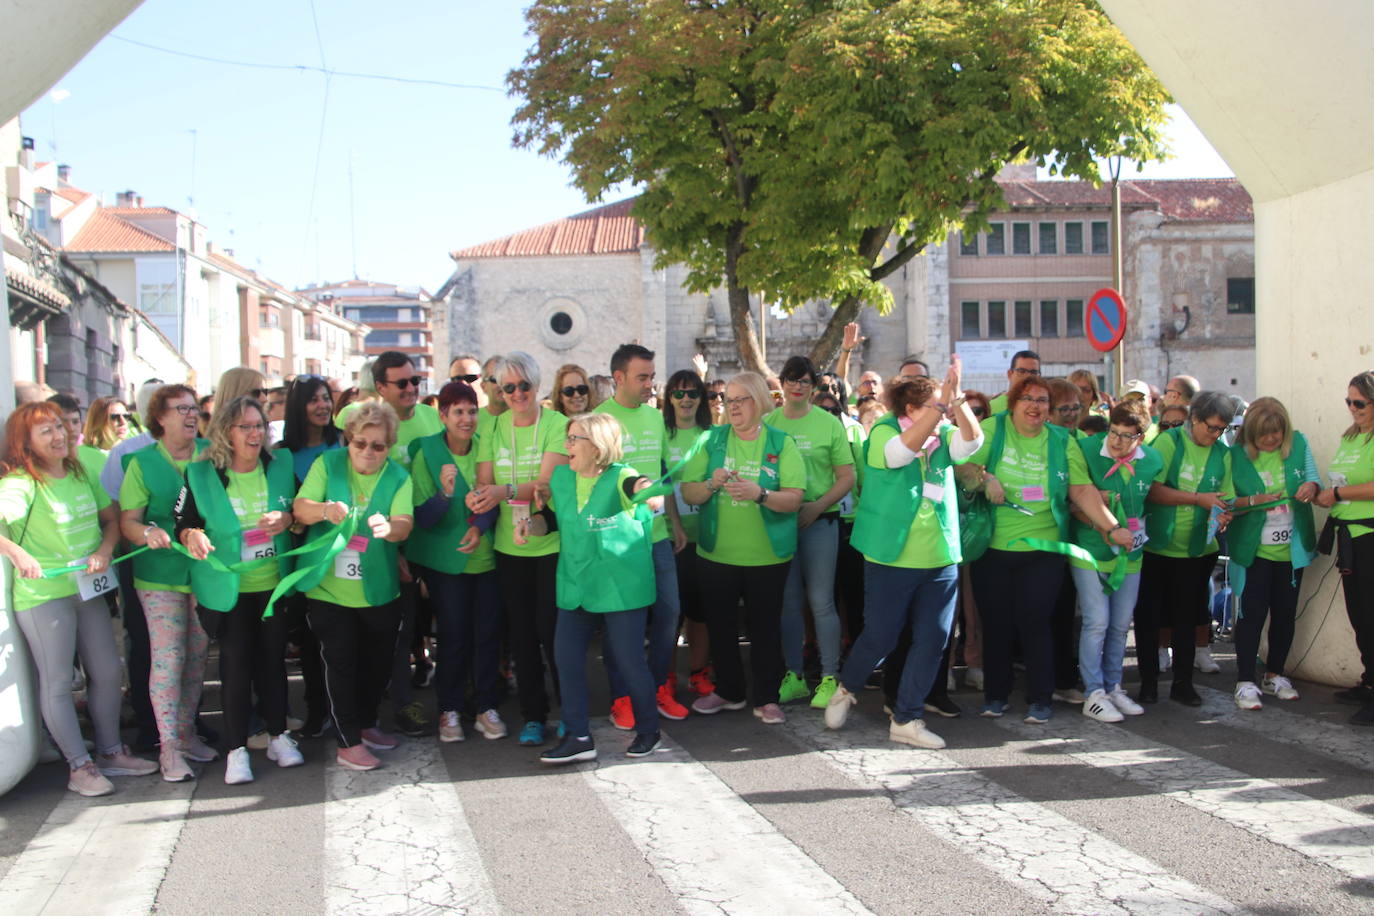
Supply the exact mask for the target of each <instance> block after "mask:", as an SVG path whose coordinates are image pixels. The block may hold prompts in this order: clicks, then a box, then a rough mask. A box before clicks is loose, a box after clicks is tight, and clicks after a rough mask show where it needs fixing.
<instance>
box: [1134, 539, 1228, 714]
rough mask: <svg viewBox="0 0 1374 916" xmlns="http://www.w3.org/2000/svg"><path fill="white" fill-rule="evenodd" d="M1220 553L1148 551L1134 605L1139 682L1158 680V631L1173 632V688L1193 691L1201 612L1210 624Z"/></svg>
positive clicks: (1149, 684) (1147, 684)
mask: <svg viewBox="0 0 1374 916" xmlns="http://www.w3.org/2000/svg"><path fill="white" fill-rule="evenodd" d="M1217 556H1218V555H1217V554H1216V553H1209V554H1205V555H1204V556H1200V557H1166V556H1163V555H1161V554H1157V553H1150V552H1149V551H1146V552H1145V559H1144V562H1143V564H1142V565H1141V568H1140V596H1139V597H1138V598H1137V599H1136V603H1135V663H1136V667H1137V668H1139V669H1140V682H1141V684H1144V685H1146V686H1149V687H1153V686H1155V684H1156V682H1157V681H1158V680H1159V628H1160V627H1167V628H1170V629H1172V630H1173V643H1174V683H1173V687H1174V689H1178V688H1181V687H1185V686H1187V687H1191V686H1192V683H1193V657H1194V655H1195V648H1196V646H1195V643H1196V639H1195V636H1196V632H1197V630H1196V627H1197V626H1198V623H1197V621H1198V620H1199V619H1202V618H1201V617H1200V616H1199V610H1201V611H1202V612H1204V613H1205V614H1206V619H1207V620H1211V619H1212V617H1211V610H1210V605H1209V603H1208V587H1207V586H1208V583H1209V582H1210V581H1211V579H1212V570H1213V569H1215V568H1216V565H1217Z"/></svg>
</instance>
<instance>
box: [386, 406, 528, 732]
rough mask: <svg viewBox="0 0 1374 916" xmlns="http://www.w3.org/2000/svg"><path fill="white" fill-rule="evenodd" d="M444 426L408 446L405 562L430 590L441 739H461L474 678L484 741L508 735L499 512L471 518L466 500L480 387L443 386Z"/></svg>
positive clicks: (473, 470) (472, 475)
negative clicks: (411, 519) (410, 518)
mask: <svg viewBox="0 0 1374 916" xmlns="http://www.w3.org/2000/svg"><path fill="white" fill-rule="evenodd" d="M438 407H439V418H440V419H441V420H443V423H444V431H443V432H441V433H437V434H435V435H433V436H424V437H422V438H419V439H415V440H414V441H412V442H411V443H410V454H411V461H410V476H411V480H412V481H413V482H414V485H415V530H414V531H412V532H411V534H410V540H409V541H407V542H406V559H407V560H409V561H410V563H411V565H412V566H413V567H419V568H420V577H421V578H422V579H423V580H424V582H425V584H426V585H427V586H428V587H429V597H430V600H431V601H432V602H433V604H434V619H435V624H436V626H437V627H438V634H437V635H438V637H439V657H438V659H437V660H436V665H437V670H436V671H435V680H434V687H435V691H434V692H435V696H436V698H437V699H438V701H439V740H440V741H445V742H453V741H462V740H463V737H464V735H463V725H462V722H461V721H460V720H459V711H460V710H462V708H463V705H464V703H463V698H464V694H465V693H466V691H467V685H468V677H469V675H471V678H472V711H473V712H475V713H476V716H475V718H474V723H475V725H476V728H477V730H478V731H479V732H481V733H482V734H483V735H485V736H486V737H487V738H490V739H493V740H494V739H496V738H504V737H506V723H505V722H503V721H502V720H501V714H500V713H498V712H497V711H496V705H497V704H498V703H499V702H500V701H501V695H500V686H501V673H500V670H499V667H500V661H501V659H500V656H501V632H502V630H503V628H504V623H505V621H504V615H503V614H502V613H501V586H500V583H499V582H497V580H496V557H495V554H494V552H493V550H492V546H491V535H490V534H489V532H490V531H491V528H492V526H493V525H494V524H495V523H496V510H495V509H491V510H489V511H487V512H485V513H483V514H482V515H478V516H474V515H472V514H471V513H470V512H469V511H468V507H467V505H466V500H467V495H468V491H469V490H470V489H472V485H473V484H474V483H476V482H477V444H476V442H475V441H474V438H473V437H474V436H475V435H476V432H477V416H478V410H479V408H478V406H477V392H476V391H474V390H473V389H472V388H471V387H470V386H468V385H467V384H466V383H464V382H449V383H448V384H447V385H445V386H444V387H443V388H440V389H439V405H438Z"/></svg>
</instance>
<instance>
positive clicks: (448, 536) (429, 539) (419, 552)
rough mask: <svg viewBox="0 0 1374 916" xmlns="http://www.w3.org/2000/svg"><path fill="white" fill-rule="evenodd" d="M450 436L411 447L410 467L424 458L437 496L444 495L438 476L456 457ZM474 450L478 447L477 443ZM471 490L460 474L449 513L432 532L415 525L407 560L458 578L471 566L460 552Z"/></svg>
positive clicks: (441, 435) (426, 439)
mask: <svg viewBox="0 0 1374 916" xmlns="http://www.w3.org/2000/svg"><path fill="white" fill-rule="evenodd" d="M447 435H448V433H446V432H443V433H435V434H434V435H432V436H422V437H421V438H419V439H416V440H414V441H413V442H411V443H410V461H411V467H412V468H413V467H414V466H415V455H416V454H417V453H419V452H424V454H425V468H426V469H427V470H428V471H429V476H430V477H431V478H433V480H434V488H435V490H436V492H439V493H442V492H443V487H441V486H439V473H440V472H441V471H442V470H443V469H444V465H446V464H453V463H454V461H453V453H452V452H450V451H449V450H448V441H447V438H446V437H447ZM471 447H472V448H476V447H477V442H476V440H474V441H473V443H472V446H471ZM469 489H470V487H469V485H468V481H467V480H466V479H465V478H464V477H463V472H462V471H459V472H458V476H457V477H456V478H455V479H454V483H453V497H452V498H451V499H450V500H449V504H448V512H446V513H444V517H443V518H441V519H439V521H438V522H437V523H436V524H435V525H434V527H432V528H422V527H420V526H419V525H416V526H415V528H414V529H413V530H412V531H411V532H410V537H409V538H407V539H406V546H405V554H406V559H409V560H414V561H415V562H416V563H419V564H420V565H421V566H425V567H428V568H429V569H434V570H438V571H439V572H441V573H448V574H449V575H453V576H456V575H458V574H459V573H461V572H462V571H463V570H464V569H466V568H467V565H468V554H465V553H459V552H458V542H459V541H461V540H462V539H463V535H464V534H466V533H467V530H468V517H469V513H468V508H467V505H466V504H465V502H464V500H465V499H466V498H467V495H468V490H469Z"/></svg>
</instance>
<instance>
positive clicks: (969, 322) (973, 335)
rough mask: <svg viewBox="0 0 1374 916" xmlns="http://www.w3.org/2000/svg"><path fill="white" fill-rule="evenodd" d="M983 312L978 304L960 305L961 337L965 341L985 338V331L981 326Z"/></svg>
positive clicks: (967, 303)
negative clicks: (980, 320) (980, 319)
mask: <svg viewBox="0 0 1374 916" xmlns="http://www.w3.org/2000/svg"><path fill="white" fill-rule="evenodd" d="M981 311H982V310H981V308H980V307H979V305H978V303H977V302H961V303H959V314H960V326H959V336H960V337H961V338H963V339H964V340H976V339H977V338H979V337H982V336H983V329H982V328H981V327H980V326H979V318H980V316H981Z"/></svg>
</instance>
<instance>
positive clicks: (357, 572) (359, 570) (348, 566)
mask: <svg viewBox="0 0 1374 916" xmlns="http://www.w3.org/2000/svg"><path fill="white" fill-rule="evenodd" d="M334 575H335V576H336V577H337V578H339V579H351V580H353V581H355V582H360V581H362V578H363V555H362V554H360V553H358V551H356V550H342V551H340V552H339V555H338V556H336V557H335V558H334Z"/></svg>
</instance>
